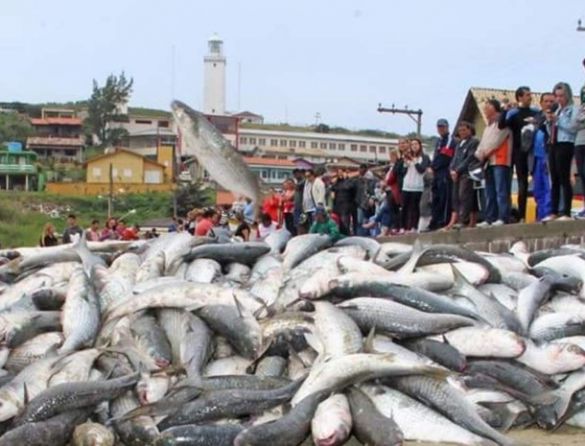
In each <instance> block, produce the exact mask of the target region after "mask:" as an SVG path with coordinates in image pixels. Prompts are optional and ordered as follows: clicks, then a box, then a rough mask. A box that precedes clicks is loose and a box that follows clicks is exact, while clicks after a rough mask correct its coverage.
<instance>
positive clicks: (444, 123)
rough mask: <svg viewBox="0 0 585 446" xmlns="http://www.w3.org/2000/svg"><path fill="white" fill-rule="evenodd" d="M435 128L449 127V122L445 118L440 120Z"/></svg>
mask: <svg viewBox="0 0 585 446" xmlns="http://www.w3.org/2000/svg"><path fill="white" fill-rule="evenodd" d="M437 127H449V121H447V120H446V119H445V118H441V119H439V120H438V121H437Z"/></svg>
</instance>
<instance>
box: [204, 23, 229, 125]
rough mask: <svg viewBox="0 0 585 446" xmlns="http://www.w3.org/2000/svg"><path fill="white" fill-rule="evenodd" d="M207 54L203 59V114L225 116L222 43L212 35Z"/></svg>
mask: <svg viewBox="0 0 585 446" xmlns="http://www.w3.org/2000/svg"><path fill="white" fill-rule="evenodd" d="M208 45H209V53H208V54H207V55H206V56H205V58H204V59H203V62H204V63H203V64H204V79H203V113H206V114H208V115H225V113H226V110H225V65H226V59H225V56H224V55H223V49H222V46H223V41H222V40H221V39H220V38H219V37H218V36H217V34H214V35H213V36H212V37H211V38H210V39H209V41H208Z"/></svg>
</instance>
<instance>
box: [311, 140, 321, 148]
mask: <svg viewBox="0 0 585 446" xmlns="http://www.w3.org/2000/svg"><path fill="white" fill-rule="evenodd" d="M318 147H319V144H317V143H316V142H315V141H311V149H316V148H318Z"/></svg>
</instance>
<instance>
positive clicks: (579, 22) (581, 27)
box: [577, 19, 585, 31]
mask: <svg viewBox="0 0 585 446" xmlns="http://www.w3.org/2000/svg"><path fill="white" fill-rule="evenodd" d="M577 31H585V26H583V22H581V19H579V20H577Z"/></svg>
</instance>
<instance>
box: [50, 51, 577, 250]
mask: <svg viewBox="0 0 585 446" xmlns="http://www.w3.org/2000/svg"><path fill="white" fill-rule="evenodd" d="M584 62H585V61H584ZM534 99H535V98H534V95H533V93H532V92H531V90H530V88H529V87H526V86H522V87H519V88H518V89H517V90H516V92H515V103H507V102H500V101H498V100H497V99H490V100H488V101H486V102H485V104H483V105H482V107H483V115H484V117H485V119H486V120H487V125H486V127H485V129H484V130H483V133H482V135H481V137H480V138H478V137H477V135H476V130H475V128H474V125H473V124H472V123H470V122H467V121H462V122H459V123H458V125H457V128H456V129H455V131H454V132H451V130H450V128H449V122H448V121H447V120H446V119H439V120H438V121H437V133H438V138H437V140H436V144H435V147H434V148H433V151H432V154H431V156H429V155H427V154H426V153H425V151H424V148H423V143H422V141H421V140H420V139H418V138H411V139H408V138H402V139H400V140H399V143H398V147H397V148H396V149H394V150H392V151H390V153H389V160H388V163H387V164H386V165H385V166H376V167H371V168H370V167H369V166H367V165H365V164H362V165H360V166H359V169H358V171H357V172H354V171H350V170H347V169H343V168H341V169H338V170H337V171H335V172H331V171H330V172H327V171H326V170H325V169H324V168H315V169H308V170H302V169H295V170H294V171H293V176H292V178H289V179H286V180H285V181H284V182H283V184H282V187H281V188H279V190H276V189H272V190H271V192H270V194H269V195H268V196H267V197H266V198H265V199H264V200H263V202H262V203H259V206H258V207H259V208H260V211H261V212H260V214H259V215H257V211H256V207H257V206H256V203H253V202H252V201H251V200H250V199H242V200H237V201H236V202H235V203H234V204H233V205H232V206H231V209H225V208H208V209H194V210H192V211H191V212H189V213H188V214H187V216H186V218H185V219H180V218H174V219H173V222H172V224H171V225H170V226H169V227H168V228H167V230H168V232H175V231H188V232H189V233H191V234H193V235H197V236H207V235H212V236H215V237H217V238H218V239H219V241H229V240H231V239H233V238H234V237H238V238H239V239H241V240H244V241H248V240H263V239H265V238H266V237H267V236H268V235H269V234H271V233H272V232H274V231H276V230H278V229H279V228H286V229H287V230H288V231H289V232H290V233H291V234H292V235H293V236H294V235H298V234H306V233H321V234H329V235H330V236H331V237H332V238H333V239H334V240H337V239H339V238H342V237H345V236H350V235H357V236H377V235H394V234H403V233H409V232H424V231H435V230H442V231H447V230H450V229H456V228H462V227H475V226H478V227H487V226H501V225H505V224H509V223H514V222H524V221H525V220H526V217H527V199H528V195H529V180H530V179H532V194H533V196H534V200H535V202H536V220H537V221H552V220H561V221H562V220H569V219H571V218H573V216H572V202H573V185H574V184H575V181H577V179H578V180H579V181H580V182H581V184H582V187H583V190H584V191H585V105H584V104H585V87H583V88H582V89H581V92H580V99H581V106H577V105H575V104H574V103H573V93H572V91H571V87H570V86H569V85H568V84H567V83H564V82H559V83H558V84H556V85H555V86H554V88H553V89H552V91H551V92H548V93H544V94H542V95H541V96H540V97H539V98H537V99H538V102H539V104H538V106H535V105H536V104H534V102H535V101H534ZM514 177H515V179H516V183H517V200H516V201H517V203H516V205H517V206H516V208H514V207H513V206H512V184H513V178H514ZM575 218H579V219H585V207H584V208H583V209H582V210H580V211H579V212H578V213H577V214H576V215H575ZM230 223H231V224H230ZM83 232H84V230H82V229H81V228H80V227H79V226H78V224H77V220H76V217H75V215H69V217H68V223H67V228H66V229H65V231H64V232H63V234H62V242H63V243H69V242H72V241H74V238H75V237H78V236H80V235H81V234H82V233H83ZM85 234H86V238H87V240H89V241H104V240H136V239H138V238H139V234H140V228H139V227H138V226H137V225H135V226H132V227H128V226H127V225H126V222H125V221H124V220H120V219H116V218H109V219H107V221H106V223H105V225H104V226H103V227H101V226H100V223H99V221H97V220H94V221H93V222H92V223H91V226H90V227H89V228H88V229H86V230H85ZM143 236H144V237H146V238H153V237H157V236H158V233H157V232H156V230H151V231H148V232H147V233H146V234H143ZM58 243H59V240H58V237H57V236H56V234H55V228H54V226H53V225H52V224H51V223H48V224H47V225H46V226H45V228H44V229H43V233H42V236H41V240H40V244H41V245H42V246H53V245H55V244H58Z"/></svg>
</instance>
